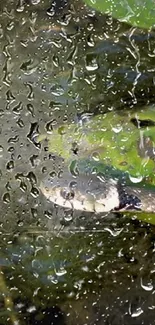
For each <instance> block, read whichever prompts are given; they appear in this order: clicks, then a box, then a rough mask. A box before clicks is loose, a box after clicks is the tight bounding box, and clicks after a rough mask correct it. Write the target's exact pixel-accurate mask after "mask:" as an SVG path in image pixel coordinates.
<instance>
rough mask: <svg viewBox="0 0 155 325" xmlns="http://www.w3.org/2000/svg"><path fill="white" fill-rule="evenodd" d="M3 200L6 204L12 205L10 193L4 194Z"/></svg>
mask: <svg viewBox="0 0 155 325" xmlns="http://www.w3.org/2000/svg"><path fill="white" fill-rule="evenodd" d="M2 199H3V202H4V203H5V204H8V203H10V201H11V198H10V194H9V193H8V192H6V193H4V195H3V198H2Z"/></svg>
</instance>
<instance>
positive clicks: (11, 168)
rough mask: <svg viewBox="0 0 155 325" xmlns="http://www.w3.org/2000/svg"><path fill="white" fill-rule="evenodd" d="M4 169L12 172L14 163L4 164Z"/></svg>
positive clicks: (11, 161)
mask: <svg viewBox="0 0 155 325" xmlns="http://www.w3.org/2000/svg"><path fill="white" fill-rule="evenodd" d="M6 169H7V170H9V171H12V170H13V169H14V161H13V160H10V161H8V163H7V164H6Z"/></svg>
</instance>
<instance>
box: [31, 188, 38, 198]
mask: <svg viewBox="0 0 155 325" xmlns="http://www.w3.org/2000/svg"><path fill="white" fill-rule="evenodd" d="M30 193H31V195H32V196H33V197H34V198H37V197H38V196H39V190H38V189H37V188H36V187H34V186H33V187H32V188H31V191H30Z"/></svg>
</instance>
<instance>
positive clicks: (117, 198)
mask: <svg viewBox="0 0 155 325" xmlns="http://www.w3.org/2000/svg"><path fill="white" fill-rule="evenodd" d="M40 189H41V191H42V193H43V194H44V195H45V196H46V198H47V199H48V200H49V201H51V202H53V203H55V204H57V205H59V206H62V207H64V208H68V209H74V210H78V211H86V212H94V213H103V212H109V211H126V210H128V211H129V210H131V211H143V212H144V211H145V212H155V190H154V189H153V188H151V189H147V188H145V187H143V186H141V187H140V186H139V187H138V186H136V187H135V186H132V184H131V185H128V184H127V183H126V182H124V181H123V182H122V180H120V179H119V178H118V177H115V176H114V177H111V176H109V175H107V173H106V174H105V173H92V170H91V171H90V170H89V172H88V171H86V170H85V171H84V172H83V170H80V172H79V173H78V175H76V176H75V175H73V174H72V173H70V172H69V171H68V170H66V171H64V172H63V174H62V176H61V177H60V178H59V177H58V176H56V177H54V178H53V179H52V178H50V177H49V178H46V179H45V180H44V181H43V182H42V183H41V185H40Z"/></svg>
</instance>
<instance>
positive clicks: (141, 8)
mask: <svg viewBox="0 0 155 325" xmlns="http://www.w3.org/2000/svg"><path fill="white" fill-rule="evenodd" d="M85 3H86V4H88V5H89V6H91V7H93V8H95V9H96V10H98V11H101V12H103V13H106V14H110V15H112V16H113V17H115V18H117V19H119V20H121V21H124V22H127V23H129V24H131V25H133V26H137V27H142V28H150V27H153V26H154V24H155V2H154V0H145V1H144V0H122V1H120V0H85Z"/></svg>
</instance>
